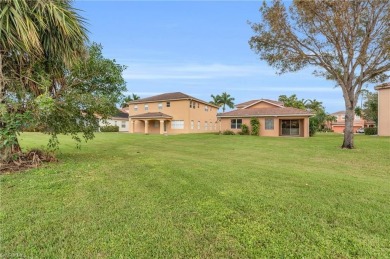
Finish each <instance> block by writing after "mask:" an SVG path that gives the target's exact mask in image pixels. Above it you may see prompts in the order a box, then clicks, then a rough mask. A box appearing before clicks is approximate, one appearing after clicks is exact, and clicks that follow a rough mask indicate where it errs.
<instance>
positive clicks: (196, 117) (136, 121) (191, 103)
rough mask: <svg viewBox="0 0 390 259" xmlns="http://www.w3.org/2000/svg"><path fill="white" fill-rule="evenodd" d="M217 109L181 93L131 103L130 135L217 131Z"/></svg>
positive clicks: (166, 94)
mask: <svg viewBox="0 0 390 259" xmlns="http://www.w3.org/2000/svg"><path fill="white" fill-rule="evenodd" d="M217 111H218V106H215V105H213V104H210V103H208V102H206V101H203V100H200V99H197V98H195V97H192V96H189V95H187V94H184V93H181V92H174V93H165V94H160V95H156V96H152V97H148V98H143V99H138V100H135V101H131V102H129V113H130V114H131V116H129V118H130V120H129V122H130V124H129V125H130V127H129V132H130V133H145V134H149V133H152V134H181V133H200V132H215V131H218V127H217V116H216V115H217Z"/></svg>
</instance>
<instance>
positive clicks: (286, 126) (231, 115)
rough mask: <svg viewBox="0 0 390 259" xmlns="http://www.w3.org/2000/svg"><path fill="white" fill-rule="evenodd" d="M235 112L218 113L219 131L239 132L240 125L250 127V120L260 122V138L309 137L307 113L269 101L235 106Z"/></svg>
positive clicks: (250, 102)
mask: <svg viewBox="0 0 390 259" xmlns="http://www.w3.org/2000/svg"><path fill="white" fill-rule="evenodd" d="M236 108H237V109H236V110H233V111H229V112H225V113H220V114H218V115H217V117H218V119H219V120H220V130H221V131H225V130H232V131H234V132H239V131H241V125H242V124H246V125H247V126H249V127H250V120H251V118H253V117H255V118H258V119H259V121H260V133H259V134H260V136H273V137H279V136H295V137H309V118H310V117H311V116H313V115H314V114H312V113H311V112H309V111H306V110H301V109H296V108H292V107H285V106H284V105H283V103H282V102H278V101H273V100H269V99H258V100H251V101H248V102H244V103H240V104H237V105H236Z"/></svg>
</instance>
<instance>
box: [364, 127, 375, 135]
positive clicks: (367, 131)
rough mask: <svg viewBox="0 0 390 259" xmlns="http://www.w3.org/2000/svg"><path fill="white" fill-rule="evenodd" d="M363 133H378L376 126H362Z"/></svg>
mask: <svg viewBox="0 0 390 259" xmlns="http://www.w3.org/2000/svg"><path fill="white" fill-rule="evenodd" d="M364 134H365V135H378V128H364Z"/></svg>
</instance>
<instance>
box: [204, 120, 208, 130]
mask: <svg viewBox="0 0 390 259" xmlns="http://www.w3.org/2000/svg"><path fill="white" fill-rule="evenodd" d="M207 129H208V125H207V121H205V122H204V130H207Z"/></svg>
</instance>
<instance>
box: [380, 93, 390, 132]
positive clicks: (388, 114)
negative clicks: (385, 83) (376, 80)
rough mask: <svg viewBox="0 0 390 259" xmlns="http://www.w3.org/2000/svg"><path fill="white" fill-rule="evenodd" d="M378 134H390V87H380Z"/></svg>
mask: <svg viewBox="0 0 390 259" xmlns="http://www.w3.org/2000/svg"><path fill="white" fill-rule="evenodd" d="M378 135H379V136H390V88H389V87H388V88H384V89H378Z"/></svg>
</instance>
